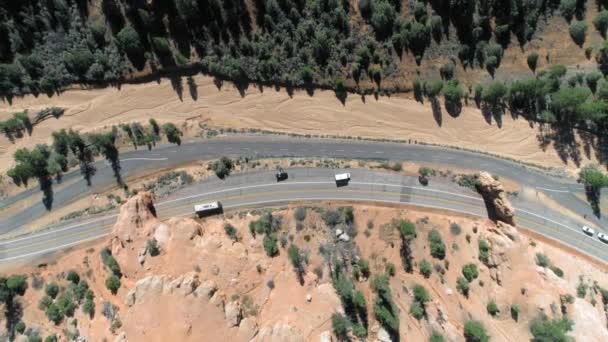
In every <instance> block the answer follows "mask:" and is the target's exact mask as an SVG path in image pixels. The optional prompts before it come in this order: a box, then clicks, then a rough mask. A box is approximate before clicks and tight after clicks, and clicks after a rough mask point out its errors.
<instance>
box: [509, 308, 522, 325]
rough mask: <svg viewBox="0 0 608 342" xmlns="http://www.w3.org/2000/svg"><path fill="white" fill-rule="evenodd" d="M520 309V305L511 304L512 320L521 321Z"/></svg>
mask: <svg viewBox="0 0 608 342" xmlns="http://www.w3.org/2000/svg"><path fill="white" fill-rule="evenodd" d="M520 311H521V310H520V308H519V305H517V304H511V318H512V319H513V320H514V321H515V322H517V321H518V320H519V312H520Z"/></svg>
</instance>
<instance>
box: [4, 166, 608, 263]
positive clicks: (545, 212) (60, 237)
mask: <svg viewBox="0 0 608 342" xmlns="http://www.w3.org/2000/svg"><path fill="white" fill-rule="evenodd" d="M287 171H288V173H289V179H288V180H287V181H284V182H280V183H277V182H276V180H275V179H274V173H273V172H271V171H255V170H254V171H252V172H246V173H243V174H237V175H234V176H230V177H229V178H228V179H227V180H225V181H220V180H217V179H209V180H206V181H202V182H198V183H195V184H192V185H191V186H188V187H187V188H184V189H182V190H180V191H178V192H176V193H174V194H172V195H171V196H169V197H167V198H165V199H162V200H161V201H159V202H158V203H157V204H156V209H157V213H158V215H159V217H160V218H169V217H175V216H193V206H194V204H196V203H204V202H209V201H218V200H219V201H221V202H222V204H223V206H224V208H225V210H226V211H231V210H236V209H239V208H245V207H248V208H251V207H266V206H269V205H283V204H287V203H293V202H302V203H303V205H304V204H305V205H318V204H319V203H320V202H328V201H329V202H363V203H370V202H373V203H376V204H380V205H382V204H385V205H415V206H418V207H426V208H432V209H439V210H441V211H444V212H446V211H447V212H455V213H461V214H466V215H471V216H475V217H487V212H486V209H485V205H484V203H483V200H482V199H481V197H480V196H479V195H478V194H477V193H475V192H473V191H470V190H469V189H466V188H462V187H459V186H457V185H456V184H454V183H452V182H451V181H449V180H447V179H441V178H438V179H433V180H431V184H430V185H429V186H428V187H424V186H421V185H420V184H419V183H418V181H417V178H416V177H411V176H404V175H401V174H397V173H387V172H382V171H373V170H364V169H352V170H348V172H350V173H351V175H352V180H351V182H350V183H349V184H348V185H347V186H344V187H336V184H335V182H333V175H334V173H336V172H340V171H344V170H334V169H326V168H294V169H288V170H287ZM511 200H512V202H513V204H514V206H515V215H516V222H517V224H518V226H520V227H525V228H527V229H530V230H531V231H535V232H538V233H541V234H543V235H545V236H547V237H549V238H552V239H555V240H558V241H560V242H562V243H564V244H566V245H568V246H571V247H573V248H575V249H578V250H579V251H581V252H583V253H586V254H589V255H591V256H594V257H595V258H597V259H599V260H601V261H604V262H607V261H608V245H606V244H603V243H601V242H599V241H598V240H597V239H596V238H592V237H588V236H586V235H584V234H583V233H582V232H581V230H580V224H579V223H578V222H577V221H575V220H573V219H572V218H570V217H568V216H567V215H564V214H563V213H562V212H560V211H555V210H552V209H550V208H548V207H546V206H544V205H543V204H542V203H539V202H535V201H528V200H526V199H525V198H523V197H522V198H520V197H519V196H517V197H512V198H511ZM115 220H116V213H108V214H106V215H104V216H99V217H94V218H89V219H86V220H83V219H78V220H73V221H70V222H64V223H61V224H59V225H57V226H54V227H51V228H49V229H48V230H45V231H41V232H37V233H35V234H32V235H27V236H22V237H19V238H16V239H11V240H5V241H0V262H10V261H13V260H24V259H25V260H27V259H28V258H40V257H41V256H44V255H45V254H47V253H52V252H54V251H57V250H60V249H64V248H67V247H70V246H74V245H77V244H79V243H82V242H85V241H91V240H95V239H99V238H101V237H104V236H106V235H107V234H108V233H109V232H110V229H111V227H112V225H113V224H114V222H115Z"/></svg>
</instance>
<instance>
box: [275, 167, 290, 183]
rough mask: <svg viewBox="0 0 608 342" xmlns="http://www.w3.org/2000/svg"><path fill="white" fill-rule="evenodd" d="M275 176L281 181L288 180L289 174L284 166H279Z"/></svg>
mask: <svg viewBox="0 0 608 342" xmlns="http://www.w3.org/2000/svg"><path fill="white" fill-rule="evenodd" d="M275 177H276V178H277V182H280V181H283V180H286V179H287V178H288V177H289V176H288V175H287V172H285V170H283V168H279V169H278V170H277V172H276V173H275Z"/></svg>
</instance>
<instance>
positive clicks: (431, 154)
mask: <svg viewBox="0 0 608 342" xmlns="http://www.w3.org/2000/svg"><path fill="white" fill-rule="evenodd" d="M222 155H226V156H249V157H256V158H259V157H283V156H289V157H338V158H353V159H377V160H411V161H417V162H421V163H436V164H442V165H446V166H453V167H455V168H466V169H475V170H486V171H489V172H491V173H492V174H495V175H499V176H501V177H505V178H509V179H512V180H514V181H515V182H517V183H519V184H521V185H524V186H528V187H533V188H537V189H538V191H540V192H543V193H544V194H545V195H547V196H549V197H551V198H552V199H554V200H555V201H557V202H558V203H559V204H560V205H562V206H563V207H566V208H568V209H570V210H571V211H573V212H576V213H578V214H580V215H583V214H585V215H587V217H588V218H589V220H591V222H593V223H595V224H596V225H600V226H601V225H602V224H603V225H605V226H608V220H606V219H605V218H602V219H601V220H599V219H597V218H595V217H594V216H593V215H592V212H591V209H590V208H589V205H588V204H587V203H585V202H584V201H582V200H580V199H579V198H578V197H576V196H574V195H573V194H572V192H573V191H578V192H580V191H582V187H581V186H580V185H579V184H576V182H574V181H572V180H571V179H566V178H557V177H552V176H549V175H546V174H544V173H541V172H537V171H534V170H531V169H530V168H527V167H524V166H522V165H520V164H518V163H515V162H512V161H508V160H505V159H500V158H495V157H491V156H488V155H483V154H478V153H471V152H466V151H462V150H456V149H447V148H439V147H432V146H424V145H411V144H403V143H388V142H369V141H360V140H330V139H306V138H289V137H285V136H230V137H222V138H216V139H211V140H197V141H191V142H188V143H185V144H183V145H182V146H175V145H163V146H159V147H158V148H156V149H154V150H152V151H148V150H135V151H130V152H126V153H123V154H122V155H121V165H122V174H123V178H124V179H126V180H128V179H129V178H130V177H136V176H137V177H140V176H142V175H145V174H149V173H153V172H157V171H159V170H163V169H170V168H173V167H176V166H179V165H181V164H185V163H189V162H193V161H197V160H201V159H211V158H217V157H218V156H222ZM95 166H96V168H97V172H96V175H95V176H94V177H93V184H92V186H90V187H89V186H87V185H86V183H85V182H84V180H82V176H81V175H80V173H79V172H78V171H72V172H70V173H67V174H66V175H65V176H64V177H63V180H62V184H55V185H54V200H53V206H54V207H55V208H57V207H62V206H64V205H66V204H69V203H71V202H73V201H75V200H77V199H79V198H82V197H84V196H86V195H90V194H93V193H98V192H102V191H104V190H105V189H108V188H109V187H112V186H114V185H115V181H114V178H113V175H112V170H111V168H110V167H109V166H108V165H107V164H106V163H105V161H99V162H96V163H95ZM40 197H41V195H40V191H39V190H38V189H37V188H33V189H29V190H26V191H24V192H22V193H20V194H18V195H15V196H12V197H9V198H6V199H3V200H1V201H0V208H7V207H9V206H11V205H14V206H15V207H16V208H19V209H17V210H16V212H14V213H11V214H10V215H8V214H6V213H3V212H2V211H0V218H1V219H0V234H5V233H7V232H10V231H12V230H14V229H16V228H19V227H23V226H27V224H28V223H30V222H32V221H33V220H35V219H38V218H40V217H42V216H43V215H44V214H46V213H47V210H46V209H45V207H44V206H43V205H42V203H41V201H40V200H39V198H40ZM26 198H32V199H36V200H35V201H34V204H33V205H31V206H20V203H19V201H20V200H23V199H26ZM7 216H8V217H7Z"/></svg>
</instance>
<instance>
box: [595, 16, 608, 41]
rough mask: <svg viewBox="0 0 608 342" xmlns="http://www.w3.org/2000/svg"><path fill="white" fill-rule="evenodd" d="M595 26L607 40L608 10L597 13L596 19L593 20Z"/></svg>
mask: <svg viewBox="0 0 608 342" xmlns="http://www.w3.org/2000/svg"><path fill="white" fill-rule="evenodd" d="M593 26H595V28H596V29H597V31H598V32H599V33H600V35H601V36H602V37H604V38H606V30H608V10H606V9H604V10H602V11H600V12H598V13H597V15H596V16H595V18H593Z"/></svg>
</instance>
